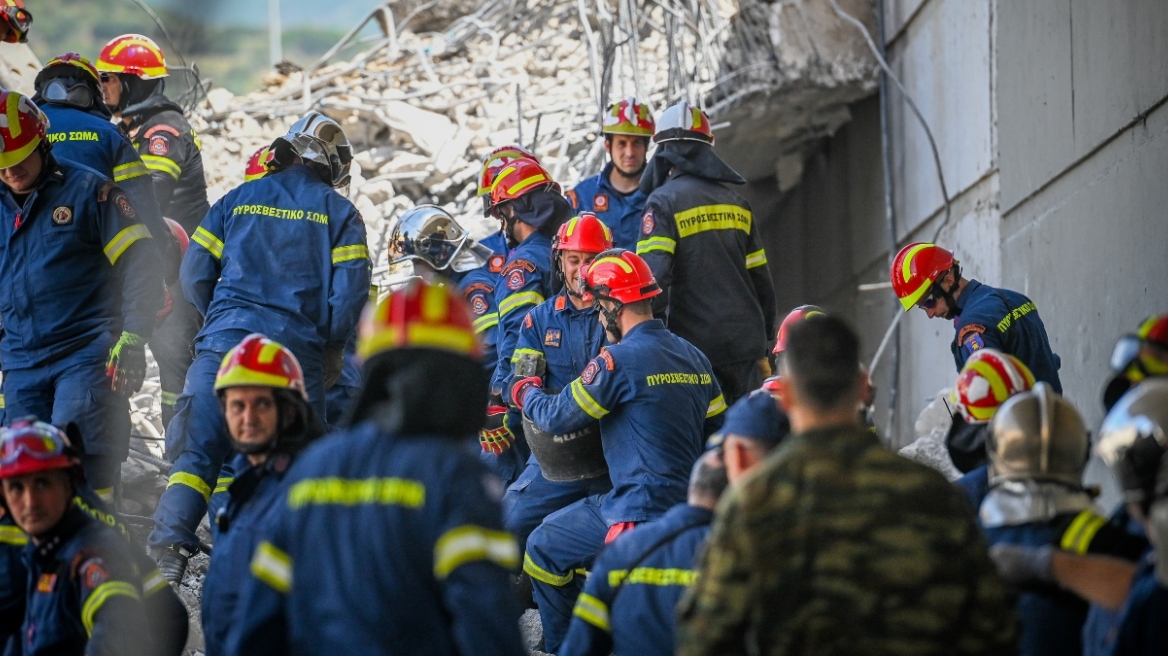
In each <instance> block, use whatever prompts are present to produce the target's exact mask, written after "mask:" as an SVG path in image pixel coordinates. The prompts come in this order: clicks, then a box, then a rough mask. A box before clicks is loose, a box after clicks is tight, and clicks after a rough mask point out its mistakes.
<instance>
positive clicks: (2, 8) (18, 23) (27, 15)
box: [0, 0, 32, 43]
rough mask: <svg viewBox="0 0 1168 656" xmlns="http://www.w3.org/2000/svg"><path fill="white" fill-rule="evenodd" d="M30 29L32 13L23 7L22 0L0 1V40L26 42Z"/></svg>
mask: <svg viewBox="0 0 1168 656" xmlns="http://www.w3.org/2000/svg"><path fill="white" fill-rule="evenodd" d="M31 30H32V13H31V12H30V11H29V10H27V9H25V8H24V0H2V2H0V41H3V42H4V43H28V33H29V31H31Z"/></svg>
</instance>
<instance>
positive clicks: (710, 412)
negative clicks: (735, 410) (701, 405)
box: [706, 394, 726, 419]
mask: <svg viewBox="0 0 1168 656" xmlns="http://www.w3.org/2000/svg"><path fill="white" fill-rule="evenodd" d="M725 411H726V399H725V397H723V396H722V395H721V394H719V395H718V397H717V398H715V399H714V400H713V401H710V407H709V408H707V409H706V419H709V418H710V417H713V416H716V415H718V414H720V413H722V412H725Z"/></svg>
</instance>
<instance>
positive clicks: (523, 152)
mask: <svg viewBox="0 0 1168 656" xmlns="http://www.w3.org/2000/svg"><path fill="white" fill-rule="evenodd" d="M521 157H524V158H527V159H531V160H535V161H536V162H539V158H538V157H536V156H535V154H534V153H532V152H531V151H529V150H527V149H526V148H524V147H523V146H519V145H517V144H508V145H506V146H500V147H498V148H496V149H495V150H492V151H491V153H490V154H489V155H487V158H486V159H484V160H483V166H482V169H481V170H480V172H479V186H478V192H477V193H478V196H479V198H481V199H483V216H484V217H490V216H494V215H493V214H491V208H492V207H494V202H493V201H492V200H491V187H492V186H493V185H494V182H495V177H496V176H498V175H499V171H502V170H503V167H504V166H506V165H507V164H508V163H510V162H511V161H512V160H516V159H519V158H521ZM478 241H479V243H480V244H482V245H483V246H486V247H487V248H489V249H491V251H493V252H494V254H495V255H494V256H493V257H492V258H491V259H490V260H489V261H488V262H487V270H488V271H489V272H491V273H494V274H497V273H499V272H500V271H502V270H503V264H504V263H505V262H506V261H507V255H508V253H509V252H510V250H511V247H510V246H508V245H507V234H506V232H505V231H504V230H502V229H500V230H498V231H497V232H492V233H491V234H489V235H487V236H486V237H484V238H483V239H480V240H478Z"/></svg>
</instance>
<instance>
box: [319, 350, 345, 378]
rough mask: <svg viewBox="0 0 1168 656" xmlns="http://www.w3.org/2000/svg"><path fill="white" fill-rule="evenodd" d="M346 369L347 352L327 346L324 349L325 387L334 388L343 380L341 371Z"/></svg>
mask: <svg viewBox="0 0 1168 656" xmlns="http://www.w3.org/2000/svg"><path fill="white" fill-rule="evenodd" d="M344 368H345V351H344V350H343V349H339V348H333V347H329V346H326V347H325V349H324V386H325V387H332V386H333V385H336V384H337V381H338V380H340V379H341V371H342V370H343V369H344Z"/></svg>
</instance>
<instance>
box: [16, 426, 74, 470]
mask: <svg viewBox="0 0 1168 656" xmlns="http://www.w3.org/2000/svg"><path fill="white" fill-rule="evenodd" d="M64 447H65V445H64V444H62V443H61V442H59V441H57V440H53V439H49V438H47V437H43V436H41V435H37V434H35V433H25V434H23V435H16V436H13V437H9V438H8V439H6V440H4V442H2V443H0V464H4V465H9V464H12V463H13V462H16V459H17V458H19V457H20V456H21V454H24V455H27V456H30V457H33V458H36V459H37V460H48V459H50V458H56V457H57V456H59V455H61V452H62V451H63V450H64Z"/></svg>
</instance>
